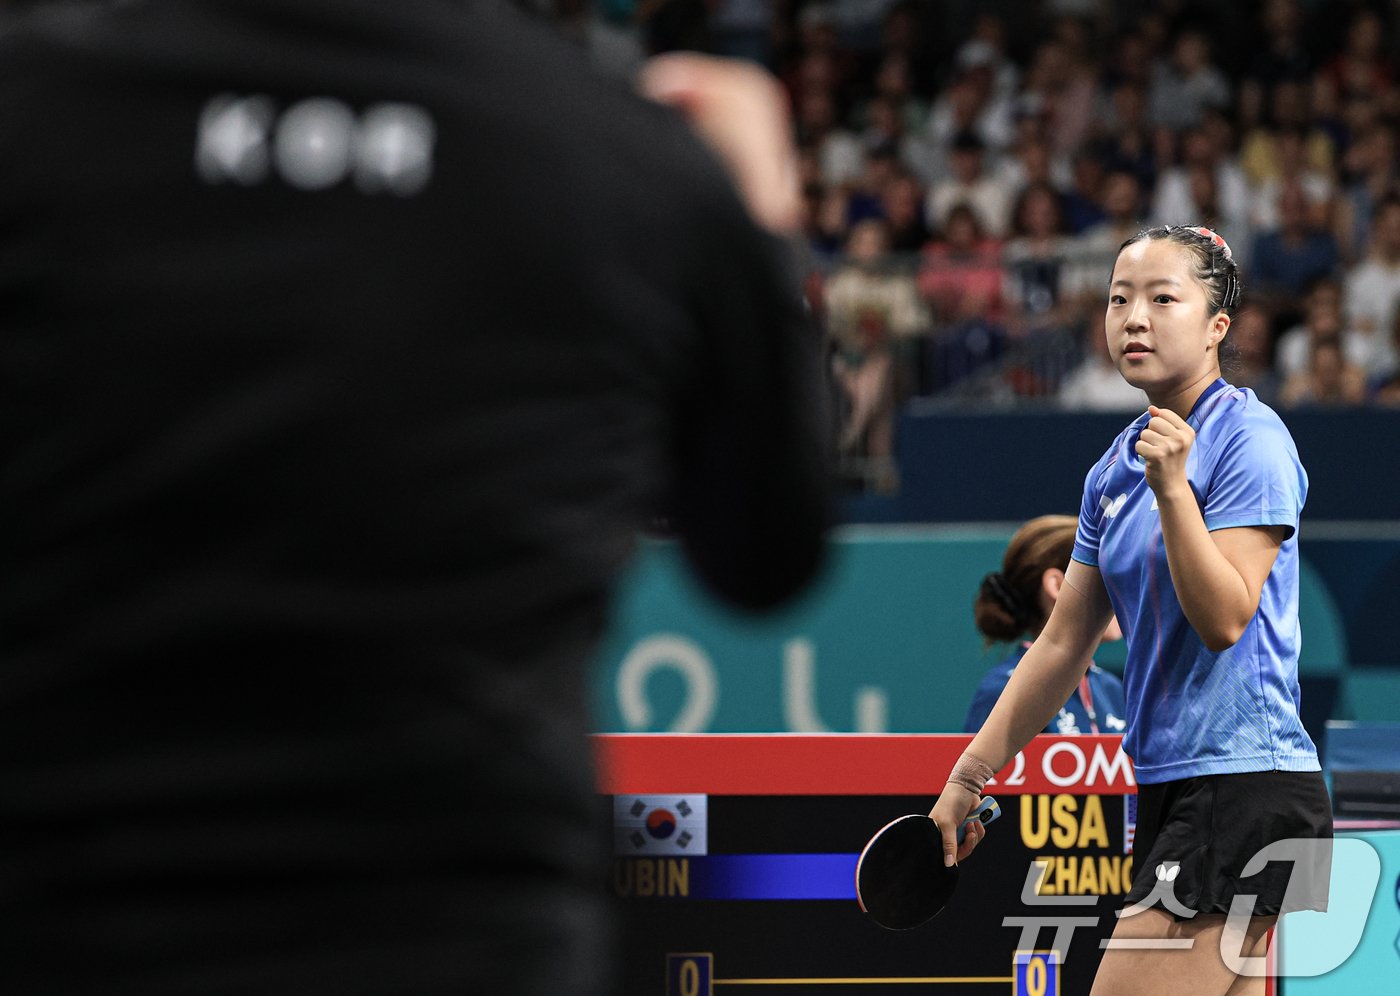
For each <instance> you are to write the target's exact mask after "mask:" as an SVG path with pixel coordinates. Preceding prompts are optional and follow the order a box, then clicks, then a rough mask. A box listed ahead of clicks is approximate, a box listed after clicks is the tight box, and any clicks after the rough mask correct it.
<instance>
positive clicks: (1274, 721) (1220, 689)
mask: <svg viewBox="0 0 1400 996" xmlns="http://www.w3.org/2000/svg"><path fill="white" fill-rule="evenodd" d="M1148 418H1149V417H1148V415H1147V413H1143V414H1142V415H1140V416H1139V417H1138V418H1137V420H1136V421H1134V422H1133V424H1132V425H1130V426H1128V428H1127V429H1125V430H1123V432H1122V433H1120V434H1119V436H1118V438H1117V439H1115V440H1114V441H1113V445H1112V446H1110V447H1109V448H1108V452H1107V453H1105V454H1104V455H1103V457H1102V458H1101V459H1100V460H1099V462H1098V463H1096V464H1095V465H1094V467H1093V469H1092V470H1090V471H1089V476H1088V477H1087V478H1086V479H1085V481H1084V503H1083V505H1082V507H1081V508H1080V512H1079V529H1078V533H1077V534H1076V536H1075V542H1074V554H1073V556H1074V559H1075V560H1078V561H1080V562H1082V563H1085V564H1089V565H1090V566H1094V567H1097V568H1098V569H1099V572H1100V574H1101V575H1102V576H1103V581H1104V586H1105V587H1106V588H1107V589H1108V597H1109V600H1110V601H1111V602H1112V603H1113V611H1114V613H1115V614H1116V615H1117V616H1118V622H1119V623H1120V624H1121V625H1122V627H1123V634H1124V637H1125V638H1126V639H1127V641H1128V657H1127V661H1126V663H1125V665H1124V669H1123V683H1124V687H1125V690H1126V692H1127V701H1128V717H1127V718H1128V730H1127V733H1126V735H1125V737H1124V748H1125V749H1126V750H1127V752H1128V755H1129V756H1130V757H1131V758H1132V759H1133V764H1134V766H1135V768H1136V770H1137V777H1138V781H1140V782H1142V783H1144V784H1151V783H1153V782H1164V781H1171V780H1175V779H1179V778H1190V777H1193V776H1196V775H1217V774H1231V773H1239V772H1248V771H1317V770H1319V765H1318V763H1317V748H1316V747H1315V746H1314V745H1313V742H1312V738H1310V737H1309V736H1308V734H1307V731H1306V730H1304V729H1303V724H1302V721H1301V720H1300V719H1299V716H1298V648H1299V645H1300V643H1301V633H1300V631H1299V626H1298V539H1297V527H1298V517H1299V515H1300V514H1301V512H1302V509H1303V502H1304V500H1305V499H1306V497H1307V492H1308V478H1307V474H1306V473H1305V472H1304V471H1303V466H1302V464H1301V463H1300V462H1299V460H1298V450H1297V448H1296V447H1295V446H1294V445H1293V438H1292V437H1291V436H1290V435H1289V434H1288V429H1287V428H1286V427H1285V426H1284V424H1283V422H1282V420H1280V419H1279V417H1278V416H1277V415H1276V414H1275V413H1274V411H1273V410H1272V409H1271V408H1269V407H1268V406H1267V405H1265V404H1264V403H1263V402H1261V401H1260V400H1259V399H1258V398H1256V397H1255V396H1254V392H1252V391H1249V390H1247V389H1246V390H1240V389H1238V388H1235V387H1232V386H1231V385H1229V384H1227V383H1225V381H1223V380H1217V381H1216V382H1215V383H1214V384H1212V385H1211V386H1210V387H1208V388H1206V390H1205V392H1204V393H1203V394H1202V395H1201V397H1200V398H1199V399H1198V400H1197V402H1196V404H1195V406H1194V407H1193V408H1192V410H1191V413H1190V415H1189V416H1188V417H1187V422H1188V424H1190V426H1191V427H1192V428H1193V429H1195V431H1196V441H1195V444H1194V445H1193V446H1192V447H1191V452H1190V454H1189V455H1188V457H1187V461H1186V476H1187V479H1188V480H1189V482H1190V485H1191V490H1192V491H1193V492H1194V493H1195V495H1196V501H1197V503H1198V504H1199V505H1200V507H1201V512H1202V516H1203V518H1204V519H1205V524H1206V528H1207V529H1211V530H1215V529H1228V528H1231V527H1235V526H1284V527H1286V529H1287V533H1288V538H1287V539H1286V540H1285V541H1284V543H1283V546H1282V548H1281V549H1280V550H1279V552H1278V558H1277V559H1276V560H1275V562H1274V567H1273V570H1272V571H1270V572H1269V577H1268V579H1267V580H1266V581H1265V582H1264V590H1263V593H1262V595H1261V596H1260V599H1259V609H1258V611H1257V612H1255V614H1254V618H1253V619H1251V620H1250V622H1249V626H1248V627H1247V628H1246V629H1245V631H1244V635H1243V636H1241V637H1240V640H1239V642H1238V643H1236V644H1235V645H1234V646H1233V647H1230V648H1229V649H1227V650H1222V651H1220V652H1219V653H1216V652H1215V651H1212V650H1209V649H1207V648H1206V646H1205V644H1203V643H1202V642H1201V638H1200V637H1199V636H1197V635H1196V631H1195V630H1193V629H1192V628H1191V624H1190V623H1189V622H1187V620H1186V617H1185V615H1184V614H1183V613H1182V611H1181V603H1180V602H1178V601H1177V597H1176V591H1175V588H1174V582H1173V579H1172V576H1171V572H1170V570H1169V569H1168V567H1167V551H1166V547H1165V545H1164V544H1163V542H1162V526H1161V521H1160V518H1159V516H1158V511H1157V499H1156V495H1155V494H1154V493H1153V491H1152V489H1151V488H1150V487H1149V486H1148V484H1147V479H1146V478H1145V477H1144V474H1143V462H1142V458H1141V457H1139V456H1138V454H1137V451H1136V449H1135V446H1136V444H1137V441H1138V437H1139V436H1140V435H1141V433H1142V430H1143V428H1144V427H1146V425H1147V422H1148ZM1179 581H1180V583H1183V584H1185V583H1189V580H1188V579H1179Z"/></svg>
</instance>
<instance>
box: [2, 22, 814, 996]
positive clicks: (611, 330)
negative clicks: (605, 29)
mask: <svg viewBox="0 0 1400 996" xmlns="http://www.w3.org/2000/svg"><path fill="white" fill-rule="evenodd" d="M0 121H3V123H4V124H3V127H0V232H3V238H0V924H3V925H4V928H3V930H0V988H3V989H5V990H6V991H14V992H47V991H66V990H74V991H94V992H127V991H131V992H142V993H155V992H167V991H168V992H194V991H198V992H202V993H204V992H224V991H229V992H283V991H286V992H293V991H295V992H313V991H314V992H337V993H346V992H395V993H401V992H414V993H419V992H436V991H439V990H441V991H445V992H446V991H450V992H457V993H461V992H493V993H511V994H514V993H522V994H523V993H531V994H533V993H537V992H538V993H544V992H552V993H553V992H562V991H568V992H571V993H591V992H593V991H594V987H595V986H597V985H599V982H598V981H597V980H598V978H599V975H598V972H597V968H596V965H595V964H594V962H595V961H596V960H597V959H598V958H599V957H600V956H601V954H602V953H603V952H605V951H606V942H605V940H604V939H603V937H602V936H601V934H598V933H597V930H598V928H597V926H596V925H597V923H598V922H599V921H598V920H597V918H596V916H595V913H596V909H595V906H594V903H595V901H596V900H595V897H596V890H595V884H596V882H595V880H596V879H597V878H598V877H600V876H599V875H598V872H599V870H600V858H601V855H602V847H601V846H600V839H601V837H602V834H601V833H600V831H599V828H598V827H596V826H595V824H594V821H593V819H592V817H593V815H594V812H595V810H596V808H597V807H596V803H595V802H594V800H593V798H592V791H593V789H592V784H591V770H590V765H589V759H588V752H587V746H586V743H585V741H584V739H583V738H584V734H585V732H586V729H587V725H588V722H587V716H586V711H585V707H584V703H585V700H586V694H585V691H584V685H585V678H584V676H585V669H586V666H587V663H588V659H589V655H590V653H591V651H592V649H593V648H594V646H595V644H596V641H597V638H598V635H599V633H600V631H601V629H602V627H603V624H604V619H605V613H606V608H607V599H608V595H609V591H610V585H611V582H612V580H613V579H614V578H615V576H616V575H617V573H618V571H619V569H620V568H621V567H622V565H623V564H624V562H625V560H626V558H627V555H628V553H629V551H630V548H631V546H632V542H633V535H634V531H635V529H636V528H637V527H638V525H639V524H640V523H642V522H643V521H645V518H646V516H648V515H649V514H651V513H652V512H653V511H654V510H655V509H656V508H657V507H658V506H659V507H662V508H664V509H665V510H666V511H667V512H668V514H669V517H670V521H672V522H673V523H674V525H675V528H676V530H677V532H678V533H679V535H680V537H681V539H682V541H683V543H684V545H685V547H686V549H687V550H688V552H689V553H690V554H691V559H692V562H693V563H694V565H695V566H696V568H697V569H698V570H699V571H700V573H701V575H702V576H703V577H704V578H705V579H706V580H707V581H708V582H709V583H710V584H711V586H712V587H714V588H715V589H717V590H718V591H720V592H721V593H722V594H725V595H727V596H728V597H729V598H730V599H731V600H733V601H735V602H737V603H739V604H741V605H746V606H750V607H755V608H761V607H764V606H766V605H769V604H772V603H774V602H776V601H779V600H781V599H782V598H784V597H785V596H787V595H788V594H790V593H791V592H793V591H794V590H795V589H796V588H797V587H799V586H800V585H801V584H802V583H803V582H804V580H806V579H807V578H808V577H809V576H810V575H811V574H812V573H813V572H814V570H815V567H816V564H817V561H818V559H819V551H820V548H821V533H822V529H823V528H824V526H825V524H826V519H827V515H828V504H827V494H826V479H825V470H826V468H825V442H826V440H825V436H824V431H823V428H822V417H821V412H822V408H823V400H822V399H823V394H822V390H821V385H820V376H819V359H818V353H819V350H818V342H817V341H816V339H815V337H814V336H813V334H812V332H811V331H810V329H809V328H808V326H807V324H806V322H805V321H804V319H803V316H802V314H801V310H800V306H799V303H798V301H799V298H798V296H797V292H796V289H795V285H794V283H793V281H791V279H789V276H788V275H787V274H785V273H784V269H783V264H782V259H781V256H780V254H779V253H778V252H777V245H776V243H775V242H774V241H773V240H771V239H770V238H769V237H767V236H765V235H764V234H762V233H761V232H760V231H759V230H758V229H756V228H755V227H754V226H753V225H752V224H751V223H750V221H749V220H748V218H747V216H746V215H745V213H744V211H743V208H742V206H741V205H740V203H739V202H738V199H737V197H736V196H735V194H734V193H733V191H732V189H731V187H730V186H729V184H728V183H727V182H726V180H725V178H724V176H723V173H722V170H721V168H720V167H719V166H718V164H717V163H716V162H715V161H714V159H713V158H712V157H711V156H710V155H709V154H708V153H707V152H706V150H705V149H704V148H703V147H702V145H701V143H700V142H699V141H698V140H697V139H696V138H695V137H694V136H693V135H692V134H691V133H690V132H689V131H688V129H686V128H685V127H684V126H683V125H682V124H681V123H680V122H679V121H678V120H677V119H676V118H675V117H674V116H673V115H672V114H671V113H670V112H668V111H665V110H663V109H660V108H657V107H655V106H652V105H650V104H648V103H646V102H645V101H642V100H641V99H639V98H637V97H635V96H634V95H633V94H632V93H630V92H629V91H628V90H627V89H626V88H625V87H624V86H623V85H621V84H618V83H613V82H608V81H605V80H602V79H599V78H595V77H594V76H593V75H592V74H590V73H589V71H588V70H587V68H586V66H585V65H584V63H583V60H582V57H581V56H580V55H579V54H577V53H575V52H573V51H572V50H571V49H570V48H569V47H568V46H567V45H566V44H565V43H563V42H557V41H555V40H554V39H552V38H550V37H548V36H547V35H545V34H544V33H543V31H542V29H540V28H537V27H536V26H534V25H530V24H527V23H524V22H522V21H521V20H520V19H519V18H518V16H517V15H513V14H511V13H510V12H508V11H502V10H500V9H498V8H496V7H495V6H494V5H466V7H465V9H463V5H460V4H453V3H448V2H446V0H394V2H388V0H243V2H237V0H226V2H214V0H209V2H195V0H164V2H155V0H152V2H135V3H124V4H118V5H101V6H97V5H81V6H77V7H59V8H51V9H47V10H42V11H39V12H34V13H31V14H29V15H27V16H26V17H25V19H24V20H22V21H20V22H19V23H15V24H11V25H8V26H7V27H6V29H5V31H4V33H3V35H0Z"/></svg>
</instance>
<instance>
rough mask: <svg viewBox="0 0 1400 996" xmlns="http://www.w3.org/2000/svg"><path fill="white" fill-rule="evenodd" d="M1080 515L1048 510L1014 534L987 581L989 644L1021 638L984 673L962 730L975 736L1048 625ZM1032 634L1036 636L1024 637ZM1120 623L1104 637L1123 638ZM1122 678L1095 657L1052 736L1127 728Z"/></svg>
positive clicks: (980, 597)
mask: <svg viewBox="0 0 1400 996" xmlns="http://www.w3.org/2000/svg"><path fill="white" fill-rule="evenodd" d="M1074 533H1075V519H1074V517H1073V516H1071V515H1041V516H1037V517H1036V518H1034V519H1031V520H1030V521H1029V522H1027V523H1026V524H1025V525H1023V526H1022V527H1021V528H1020V529H1018V530H1016V534H1015V535H1014V536H1012V537H1011V542H1010V543H1008V544H1007V545H1006V553H1005V554H1004V555H1003V556H1002V560H1001V570H999V571H994V572H992V573H991V574H988V575H987V576H986V577H985V578H983V579H982V584H981V585H980V586H979V588H978V590H977V600H976V601H975V602H973V604H972V614H973V617H974V619H975V620H976V622H977V631H978V632H979V633H981V634H982V635H983V636H985V637H986V638H987V640H988V642H993V641H1016V645H1015V647H1014V648H1013V649H1012V651H1011V653H1010V654H1009V655H1008V656H1007V657H1006V659H1005V660H1003V661H1002V662H1001V663H1000V664H998V665H997V666H996V667H994V668H992V669H991V670H990V671H988V672H987V673H986V674H985V675H983V676H982V681H981V682H980V683H979V684H978V685H977V691H976V692H975V693H974V694H973V697H972V704H971V705H970V706H968V710H967V719H966V720H965V721H964V722H963V729H964V731H966V732H967V733H976V732H977V731H978V730H980V729H981V728H982V724H983V723H984V722H986V720H987V716H988V715H989V714H990V713H991V711H992V707H993V706H994V705H996V702H997V698H998V697H999V696H1000V695H1001V690H1002V689H1003V688H1005V687H1006V682H1007V681H1008V680H1009V679H1010V678H1011V675H1012V673H1013V672H1014V671H1015V670H1016V665H1017V664H1019V663H1021V658H1022V657H1023V656H1025V653H1026V651H1027V650H1029V649H1030V647H1031V643H1032V642H1033V641H1034V640H1035V638H1036V637H1037V636H1039V635H1040V631H1041V630H1042V629H1044V628H1045V621H1046V620H1047V619H1048V618H1049V617H1050V610H1051V609H1052V608H1054V606H1055V602H1056V601H1057V600H1058V599H1059V597H1060V590H1061V589H1062V588H1063V587H1064V583H1065V568H1067V567H1068V566H1069V563H1070V551H1071V550H1073V548H1074ZM1022 637H1029V639H1022ZM1122 638H1123V631H1122V630H1121V629H1120V628H1119V627H1118V620H1116V619H1115V620H1113V621H1112V622H1110V623H1109V624H1108V629H1106V630H1105V631H1104V635H1103V639H1104V641H1111V640H1121V639H1122ZM1124 715H1126V711H1125V710H1124V708H1123V683H1122V682H1121V681H1119V680H1118V676H1117V675H1115V674H1111V673H1109V672H1108V671H1105V670H1104V669H1103V668H1101V667H1099V666H1098V665H1097V664H1095V663H1094V662H1093V661H1092V660H1090V661H1089V662H1088V668H1087V670H1086V671H1085V673H1084V677H1083V678H1082V679H1080V682H1079V687H1078V688H1076V689H1075V691H1074V694H1073V695H1071V696H1070V697H1069V700H1068V701H1066V702H1065V704H1064V705H1063V706H1061V707H1060V711H1059V712H1058V713H1057V714H1056V715H1055V716H1054V717H1053V718H1052V719H1051V720H1050V722H1049V723H1048V724H1047V725H1046V727H1045V730H1044V731H1043V732H1045V733H1059V734H1066V735H1067V734H1074V733H1122V732H1123V727H1124V725H1125V721H1124V719H1123V716H1124Z"/></svg>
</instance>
